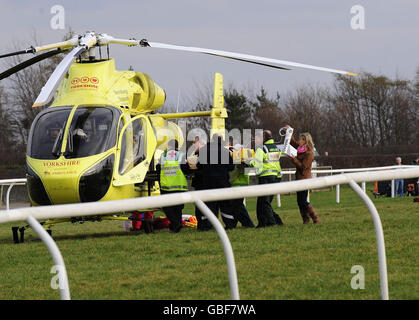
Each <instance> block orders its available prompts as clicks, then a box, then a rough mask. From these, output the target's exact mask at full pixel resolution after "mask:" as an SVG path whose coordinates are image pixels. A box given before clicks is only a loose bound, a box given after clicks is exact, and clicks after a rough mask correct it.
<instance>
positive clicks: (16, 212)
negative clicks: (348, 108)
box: [0, 167, 419, 300]
mask: <svg viewBox="0 0 419 320" xmlns="http://www.w3.org/2000/svg"><path fill="white" fill-rule="evenodd" d="M391 169H395V168H394V167H392V168H391ZM415 177H419V168H418V167H415V168H406V169H398V170H382V168H380V171H366V172H357V173H342V174H338V175H332V176H325V177H320V178H312V179H307V180H299V181H292V182H281V183H273V184H267V185H266V184H265V185H256V186H248V187H240V188H223V189H215V190H211V192H208V191H206V190H202V191H190V192H183V193H176V194H172V195H161V196H153V197H145V198H144V197H143V198H133V199H124V200H114V201H103V202H92V203H80V204H65V205H53V206H42V207H30V208H18V209H12V210H3V211H0V223H8V222H17V221H28V223H30V224H33V225H35V224H36V223H38V222H37V221H36V220H43V219H56V218H68V217H81V216H92V215H106V214H112V213H121V212H130V211H135V210H141V209H151V208H161V207H166V206H173V205H180V204H186V203H195V204H196V205H197V206H198V207H199V208H201V211H202V213H203V214H204V215H205V216H206V217H207V218H208V219H209V221H210V222H211V223H212V224H213V226H214V228H215V230H216V231H217V233H218V234H219V236H220V239H221V241H222V243H223V247H224V252H225V255H226V261H227V265H228V274H229V282H230V293H231V298H232V299H239V289H238V282H237V274H236V267H235V263H234V255H233V251H232V249H231V243H230V241H229V239H228V237H227V234H226V233H225V231H224V228H223V227H222V225H221V223H220V221H219V220H218V219H216V217H215V216H214V215H213V214H212V212H211V211H210V210H209V209H208V207H206V205H205V204H204V202H209V201H216V200H229V199H238V198H246V197H258V196H264V195H278V194H283V193H289V192H297V191H302V190H307V189H319V188H325V187H329V186H333V185H342V184H349V185H350V186H351V187H352V188H353V189H354V190H355V192H356V193H357V194H358V195H359V196H360V197H361V198H362V199H363V201H364V202H365V203H366V204H367V207H368V209H369V211H370V214H371V217H372V219H373V222H374V227H375V232H376V240H377V250H378V262H379V272H380V290H381V298H382V299H384V300H387V299H389V295H388V284H387V265H386V256H385V244H384V236H383V230H382V225H381V221H380V217H379V215H378V212H377V210H376V208H375V206H374V204H373V202H372V201H371V200H370V199H369V197H367V196H366V195H365V193H364V192H363V191H362V189H361V188H360V187H359V186H358V184H357V183H359V182H361V183H362V182H371V181H383V180H392V179H408V178H415ZM38 224H39V223H38ZM38 229H39V228H38ZM42 231H45V230H41V229H39V233H40V234H41V233H42V235H43V236H42V240H43V241H44V242H45V243H46V245H47V247H48V248H49V250H50V253H51V255H52V256H53V259H54V261H55V262H56V263H58V265H60V267H61V269H62V270H63V271H64V275H65V276H63V275H61V276H60V280H61V281H63V282H64V283H61V284H60V288H61V287H62V288H64V289H63V290H62V291H61V298H62V299H69V298H70V292H69V286H68V280H67V276H66V271H65V270H66V269H65V265H64V261H62V258H61V260H60V257H61V253H60V252H59V250H58V248H57V247H56V245H55V243H54V244H52V242H54V240H53V239H52V238H51V237H50V236H49V235H48V234H47V232H42ZM51 248H52V249H51Z"/></svg>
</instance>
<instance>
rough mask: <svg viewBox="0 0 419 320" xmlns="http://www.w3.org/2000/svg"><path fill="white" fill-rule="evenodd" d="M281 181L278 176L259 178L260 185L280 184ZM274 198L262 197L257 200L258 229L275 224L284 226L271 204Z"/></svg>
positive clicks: (271, 196) (270, 196)
mask: <svg viewBox="0 0 419 320" xmlns="http://www.w3.org/2000/svg"><path fill="white" fill-rule="evenodd" d="M280 181H281V179H280V178H277V177H276V176H266V177H259V184H268V183H276V182H280ZM273 198H274V196H273V195H269V196H261V197H258V198H257V203H256V216H257V218H258V226H257V227H259V228H260V227H267V226H273V225H275V224H283V223H282V220H281V218H280V216H279V215H278V214H276V213H275V211H274V210H273V209H272V206H271V202H272V200H273Z"/></svg>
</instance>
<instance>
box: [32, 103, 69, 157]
mask: <svg viewBox="0 0 419 320" xmlns="http://www.w3.org/2000/svg"><path fill="white" fill-rule="evenodd" d="M70 112H71V107H62V108H57V109H55V110H46V111H43V112H41V113H39V115H38V116H37V117H36V118H35V120H34V124H33V126H32V128H33V129H32V131H31V133H30V135H29V136H30V137H29V142H28V150H27V151H28V155H29V156H30V157H32V158H35V159H44V160H49V159H58V157H59V156H60V147H61V143H62V140H63V135H64V129H65V125H66V123H67V119H68V116H69V115H70Z"/></svg>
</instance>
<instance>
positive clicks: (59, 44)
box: [0, 37, 78, 58]
mask: <svg viewBox="0 0 419 320" xmlns="http://www.w3.org/2000/svg"><path fill="white" fill-rule="evenodd" d="M77 44H78V37H73V38H72V39H70V40H67V41H62V42H57V43H51V44H47V45H43V46H40V47H33V46H31V47H29V48H28V49H25V50H20V51H16V52H10V53H6V54H3V55H0V58H6V57H11V56H17V55H19V54H26V53H37V52H42V51H47V50H52V49H62V50H66V49H69V48H71V47H74V46H76V45H77Z"/></svg>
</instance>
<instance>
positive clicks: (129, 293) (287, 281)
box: [0, 185, 419, 300]
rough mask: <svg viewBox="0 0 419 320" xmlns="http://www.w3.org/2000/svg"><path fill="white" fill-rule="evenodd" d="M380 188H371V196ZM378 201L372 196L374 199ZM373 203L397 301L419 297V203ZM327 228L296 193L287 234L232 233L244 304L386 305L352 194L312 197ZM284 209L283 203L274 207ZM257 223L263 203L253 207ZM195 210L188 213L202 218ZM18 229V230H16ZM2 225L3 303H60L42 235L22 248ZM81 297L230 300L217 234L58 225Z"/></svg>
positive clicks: (369, 235)
mask: <svg viewBox="0 0 419 320" xmlns="http://www.w3.org/2000/svg"><path fill="white" fill-rule="evenodd" d="M370 189H372V186H369V185H368V186H367V190H370ZM369 194H371V193H370V192H369ZM412 200H413V199H412V197H409V198H402V199H401V198H395V199H391V198H378V199H373V201H374V203H375V204H376V207H377V209H378V212H379V214H380V216H381V220H382V223H383V228H384V237H385V242H386V253H387V267H388V281H389V295H390V299H418V298H419V272H418V271H419V270H418V259H417V257H418V255H419V250H418V243H419V236H418V235H419V217H418V216H419V204H418V203H413V201H412ZM311 202H312V204H313V206H314V208H316V209H317V211H318V213H319V216H320V218H321V220H322V222H323V224H322V225H312V224H310V225H302V222H301V218H300V215H299V212H298V210H297V206H296V197H295V195H291V196H289V195H282V196H281V204H282V206H281V208H280V209H278V210H276V212H277V213H279V214H280V215H281V217H282V219H283V220H284V223H285V225H284V226H282V227H277V226H275V227H270V228H264V229H244V228H242V227H241V226H240V225H239V227H238V228H236V229H234V230H229V231H228V232H227V233H228V236H229V238H230V240H231V243H232V246H233V250H234V255H235V260H236V266H237V275H238V282H239V291H240V298H241V299H275V300H276V299H380V298H381V297H380V285H379V274H378V256H377V247H376V241H375V232H374V226H373V222H372V219H371V217H370V214H369V212H368V210H367V208H366V206H365V205H364V203H363V202H362V201H361V200H360V199H359V198H358V197H357V196H356V195H355V193H354V192H353V191H352V190H351V189H350V188H349V187H341V203H340V204H336V202H335V193H334V191H322V192H313V193H311ZM273 204H274V207H275V208H277V206H276V200H274V201H273ZM247 205H248V210H249V212H250V213H251V216H252V218H253V220H254V222H255V224H256V223H257V221H256V216H255V207H256V201H255V199H247ZM193 212H194V207H193V206H192V205H187V206H186V207H185V210H184V213H185V214H193ZM14 225H16V224H14ZM11 226H12V225H10V224H8V225H6V224H4V225H0V299H59V297H60V294H59V291H58V290H53V289H51V286H50V284H51V279H52V277H53V276H54V274H51V273H50V270H51V268H52V266H53V261H52V258H51V256H50V255H49V253H48V251H47V249H46V247H45V246H44V244H43V243H42V242H41V241H40V240H39V239H38V238H37V236H36V235H35V233H34V232H33V231H32V230H28V231H26V233H25V241H26V242H25V243H22V244H14V243H13V241H12V234H11ZM53 236H54V238H55V240H56V243H57V245H58V247H59V248H60V250H61V253H62V255H63V257H64V261H65V263H66V267H67V272H68V277H69V284H70V293H71V297H72V299H125V300H128V299H185V300H187V299H229V298H230V290H229V284H228V275H227V267H226V262H225V256H224V253H223V249H222V245H221V242H220V240H219V238H218V235H217V233H216V232H215V231H210V232H197V231H196V230H195V229H191V228H186V229H185V228H184V229H183V230H182V231H181V232H180V233H179V234H172V233H169V231H168V230H167V229H164V230H156V232H155V233H154V234H144V233H139V234H138V233H133V232H131V233H129V232H125V231H123V230H122V228H121V223H120V222H112V221H105V222H100V223H99V222H87V223H85V224H82V225H80V224H74V225H73V224H62V225H58V226H55V227H54V229H53ZM354 265H361V266H363V268H364V270H365V289H363V290H360V289H359V290H354V289H352V288H351V279H352V277H353V276H354V274H351V268H352V266H354Z"/></svg>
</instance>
